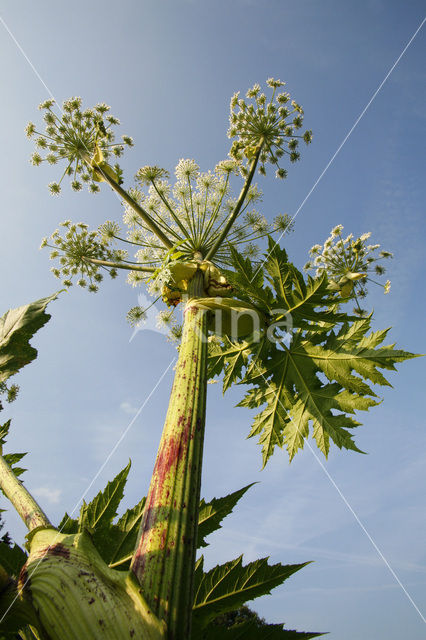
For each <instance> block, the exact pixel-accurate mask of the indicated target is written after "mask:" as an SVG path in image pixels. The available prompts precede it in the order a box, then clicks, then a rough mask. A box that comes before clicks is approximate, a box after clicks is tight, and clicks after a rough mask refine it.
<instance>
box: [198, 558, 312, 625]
mask: <svg viewBox="0 0 426 640" xmlns="http://www.w3.org/2000/svg"><path fill="white" fill-rule="evenodd" d="M306 564H309V563H307V562H305V563H303V564H294V565H281V564H274V565H269V564H268V559H267V558H262V559H261V560H256V561H255V562H250V563H249V564H247V565H246V566H245V567H244V566H243V564H242V556H240V557H239V558H236V559H235V560H232V561H231V562H227V563H226V564H223V565H218V566H217V567H215V568H214V569H211V571H208V572H207V573H204V572H203V558H200V560H199V561H198V562H197V565H196V570H195V576H194V582H195V584H194V594H195V597H194V608H193V623H194V628H197V629H202V628H203V627H205V626H206V625H207V624H208V623H209V622H210V621H211V620H213V619H214V618H216V617H217V616H218V615H220V614H221V613H224V612H225V611H233V610H235V609H238V608H239V607H240V606H241V605H242V604H244V603H245V602H247V601H248V600H253V598H258V597H259V596H263V595H265V594H267V593H270V591H271V589H273V588H274V587H277V586H278V585H280V584H282V583H283V582H284V581H285V580H286V579H287V578H289V577H290V576H291V575H292V574H293V573H295V572H296V571H299V570H300V569H302V567H304V566H306Z"/></svg>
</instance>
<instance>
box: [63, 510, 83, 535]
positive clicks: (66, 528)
mask: <svg viewBox="0 0 426 640" xmlns="http://www.w3.org/2000/svg"><path fill="white" fill-rule="evenodd" d="M58 531H60V532H61V533H78V532H79V524H78V520H76V519H74V518H71V516H69V515H68V513H67V512H66V511H65V514H64V517H63V518H62V520H61V521H60V523H59V525H58Z"/></svg>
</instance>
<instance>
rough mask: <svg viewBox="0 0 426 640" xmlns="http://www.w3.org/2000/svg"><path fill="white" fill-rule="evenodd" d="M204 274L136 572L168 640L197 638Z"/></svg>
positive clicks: (199, 277) (197, 285)
mask: <svg viewBox="0 0 426 640" xmlns="http://www.w3.org/2000/svg"><path fill="white" fill-rule="evenodd" d="M203 295H204V292H203V274H202V272H201V271H198V272H196V274H195V276H194V278H193V280H192V281H191V283H190V290H189V302H188V303H187V305H186V309H185V320H184V330H183V336H182V343H181V346H180V353H179V359H178V363H177V366H176V374H175V379H174V383H173V388H172V392H171V397H170V402H169V408H168V411H167V416H166V421H165V425H164V429H163V434H162V437H161V442H160V446H159V450H158V454H157V460H156V463H155V467H154V472H153V475H152V478H151V484H150V487H149V492H148V497H147V500H146V504H145V510H144V514H143V517H142V521H141V527H140V531H139V536H138V541H137V544H136V549H135V553H134V555H133V559H132V563H131V570H132V571H133V573H134V574H135V576H136V578H137V580H138V581H139V583H140V584H141V586H142V593H143V594H144V597H145V598H146V600H147V601H148V602H149V604H150V605H151V607H152V609H153V612H154V613H155V614H156V615H157V616H158V617H159V618H160V619H162V620H164V621H165V622H166V625H167V630H168V631H167V638H168V640H187V639H188V638H189V634H190V625H191V609H192V598H193V596H192V581H193V571H194V564H195V552H196V543H197V527H198V505H199V499H200V484H201V466H202V456H203V441H204V426H205V408H206V392H207V375H206V368H207V313H208V312H206V311H205V310H204V309H198V308H197V306H196V302H195V300H193V301H192V302H191V297H192V298H196V297H201V296H203Z"/></svg>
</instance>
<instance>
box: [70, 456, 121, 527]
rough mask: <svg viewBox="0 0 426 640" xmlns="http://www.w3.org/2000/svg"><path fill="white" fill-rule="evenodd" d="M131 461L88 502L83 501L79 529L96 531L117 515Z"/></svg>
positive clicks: (108, 524) (107, 524)
mask: <svg viewBox="0 0 426 640" xmlns="http://www.w3.org/2000/svg"><path fill="white" fill-rule="evenodd" d="M130 466H131V462H130V461H129V463H128V465H127V466H126V467H125V468H124V469H123V470H122V471H120V473H119V474H117V475H116V476H115V478H114V480H111V482H108V484H107V486H106V487H105V489H104V490H103V491H100V492H99V493H98V495H97V496H96V497H95V498H93V500H92V501H91V502H89V504H86V502H84V501H83V505H82V507H81V510H80V517H79V519H78V525H79V531H83V529H88V530H89V531H96V530H100V529H102V528H108V527H109V526H110V525H111V524H112V521H113V520H114V518H115V517H116V515H117V508H118V505H119V504H120V502H121V500H122V498H123V495H124V487H125V486H126V481H127V476H128V474H129V471H130Z"/></svg>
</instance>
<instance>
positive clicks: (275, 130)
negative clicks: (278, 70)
mask: <svg viewBox="0 0 426 640" xmlns="http://www.w3.org/2000/svg"><path fill="white" fill-rule="evenodd" d="M267 84H268V86H269V87H270V88H271V89H272V96H271V97H270V99H269V102H268V100H267V97H266V95H265V94H264V93H263V92H262V91H261V87H260V85H259V84H255V85H254V86H253V87H252V88H251V89H249V90H248V91H247V93H246V99H247V101H249V102H247V101H246V100H245V99H244V98H240V94H239V92H237V93H235V94H234V95H233V96H232V98H231V113H230V117H229V123H230V126H229V130H228V137H229V138H235V140H234V142H233V144H232V147H231V151H230V156H231V157H232V158H233V159H235V160H236V161H237V162H238V163H239V166H240V170H241V171H242V173H243V175H246V174H247V172H248V168H247V160H248V161H249V162H250V161H251V160H252V158H255V157H258V159H259V171H260V173H262V174H265V173H266V169H265V165H266V163H267V162H270V163H272V164H273V165H275V166H276V168H277V170H276V176H277V177H278V178H285V177H286V176H287V171H286V170H285V169H283V168H282V167H280V166H279V160H280V158H282V157H283V156H284V155H287V156H288V157H289V159H290V162H296V161H297V160H299V158H300V153H299V151H298V148H299V141H300V140H304V142H305V143H306V144H309V143H310V142H311V140H312V132H311V131H305V132H304V133H303V134H298V133H297V132H298V131H300V129H301V128H302V125H303V109H302V107H301V106H300V105H298V104H297V102H295V101H294V100H291V99H290V95H289V94H288V93H286V92H280V91H278V93H277V89H278V90H279V88H280V87H283V86H284V84H285V83H284V82H281V80H274V78H269V80H268V81H267ZM245 159H246V161H245Z"/></svg>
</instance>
